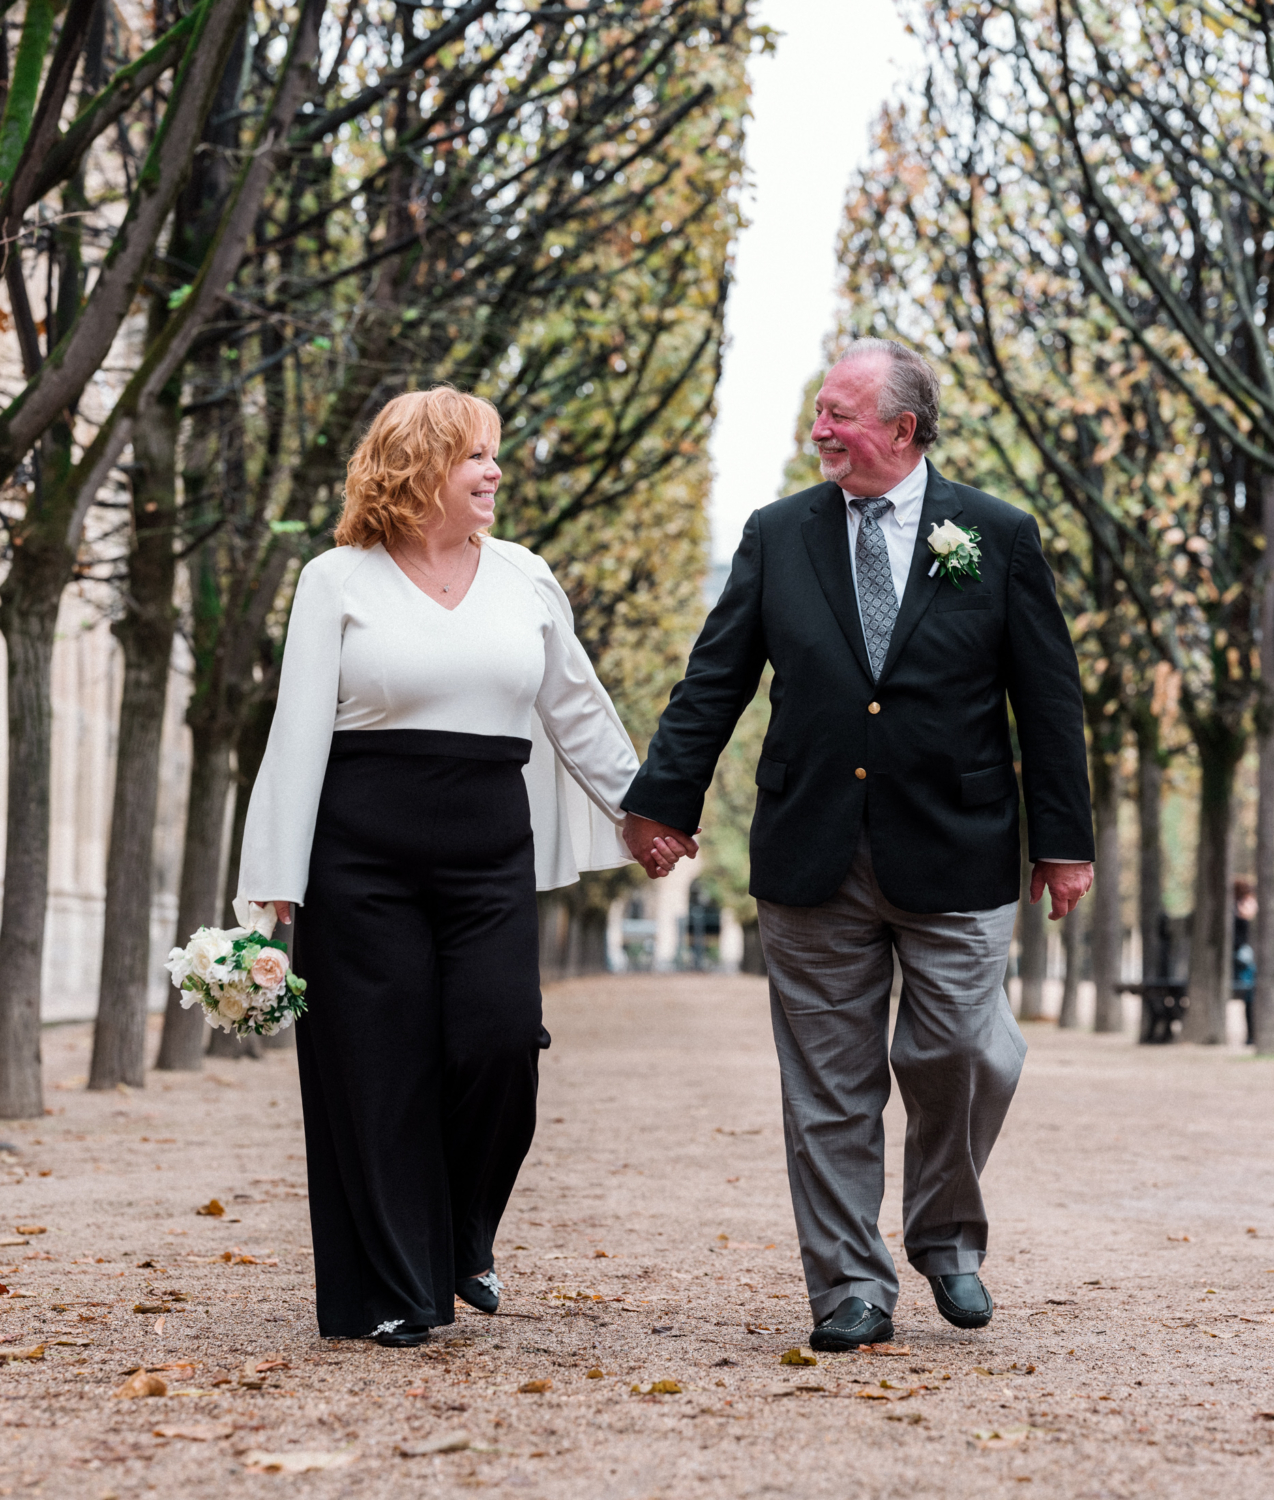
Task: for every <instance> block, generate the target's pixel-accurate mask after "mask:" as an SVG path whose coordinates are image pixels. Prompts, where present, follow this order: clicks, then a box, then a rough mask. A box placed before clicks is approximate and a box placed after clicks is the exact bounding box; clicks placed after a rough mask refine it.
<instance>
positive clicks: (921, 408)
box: [836, 339, 941, 453]
mask: <svg viewBox="0 0 1274 1500" xmlns="http://www.w3.org/2000/svg"><path fill="white" fill-rule="evenodd" d="M873 356H883V358H885V359H887V360H888V361H889V373H888V374H887V375H886V376H885V380H884V383H883V384H882V385H881V387H880V394H879V395H878V396H877V398H876V415H877V416H878V417H879V418H880V420H881V421H882V422H896V421H897V420H898V418H899V417H900V416H902V414H903V412H907V411H909V412H911V413H913V414H914V416H915V419H916V435H915V437H914V438H912V443H913V444H914V446H915V447H916V448H918V449H919V450H920V452H921V453H924V452H925V451H926V450H927V449H929V448H932V447H933V445H934V444H935V443H936V442H937V441H938V398H939V396H940V394H941V387H940V386H939V384H938V377H937V376H936V375H935V374H934V372H933V368H932V366H931V365H930V364H929V362H928V361H927V360H924V359H922V358H921V357H920V355H918V354H917V353H916V352H915V351H914V350H913V349H908V348H907V346H906V345H905V344H899V343H895V342H894V340H893V339H855V340H854V342H853V343H852V344H851V345H850V346H849V348H848V349H846V350H845V352H844V354H842V355H841V357H840V358H839V359H838V360H837V361H836V363H837V364H838V365H846V364H849V363H850V362H851V361H853V360H858V359H869V358H871V357H873Z"/></svg>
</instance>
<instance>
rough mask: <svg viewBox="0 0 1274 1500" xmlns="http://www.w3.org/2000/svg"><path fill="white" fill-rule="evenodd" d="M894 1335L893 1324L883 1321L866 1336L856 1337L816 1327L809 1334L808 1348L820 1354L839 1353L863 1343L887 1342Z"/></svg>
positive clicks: (860, 1346) (861, 1345)
mask: <svg viewBox="0 0 1274 1500" xmlns="http://www.w3.org/2000/svg"><path fill="white" fill-rule="evenodd" d="M893 1336H894V1325H893V1324H892V1323H884V1324H882V1325H881V1326H880V1327H879V1328H876V1329H875V1330H873V1332H871V1333H870V1334H868V1335H867V1336H866V1337H864V1338H861V1339H857V1338H853V1337H851V1336H850V1335H849V1334H838V1333H834V1332H833V1331H832V1330H831V1329H830V1328H816V1329H815V1330H814V1332H813V1333H811V1334H810V1348H811V1349H816V1350H818V1352H819V1353H820V1354H840V1353H842V1352H843V1351H844V1350H846V1349H861V1348H862V1347H863V1346H864V1345H865V1344H888V1343H891V1342H892V1340H893Z"/></svg>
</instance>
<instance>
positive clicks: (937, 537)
mask: <svg viewBox="0 0 1274 1500" xmlns="http://www.w3.org/2000/svg"><path fill="white" fill-rule="evenodd" d="M968 541H969V533H968V532H967V531H961V530H960V528H959V527H958V526H957V525H956V523H955V522H954V521H944V522H943V523H942V525H941V526H934V528H933V530H932V531H931V532H930V533H929V550H930V551H931V552H936V553H937V554H938V556H939V557H946V556H947V554H948V553H950V552H954V551H955V550H956V548H957V547H963V546H966V545H967V544H968Z"/></svg>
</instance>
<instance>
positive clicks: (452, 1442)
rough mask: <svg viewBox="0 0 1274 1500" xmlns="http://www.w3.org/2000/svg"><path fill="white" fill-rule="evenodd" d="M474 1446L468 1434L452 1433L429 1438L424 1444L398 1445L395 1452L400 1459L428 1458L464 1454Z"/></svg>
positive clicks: (395, 1446)
mask: <svg viewBox="0 0 1274 1500" xmlns="http://www.w3.org/2000/svg"><path fill="white" fill-rule="evenodd" d="M472 1446H473V1439H472V1438H471V1437H470V1436H469V1434H468V1433H467V1432H451V1433H442V1434H441V1435H440V1436H438V1437H436V1438H428V1439H427V1440H426V1441H425V1442H423V1443H396V1444H395V1445H394V1452H395V1453H397V1454H398V1456H399V1457H400V1458H427V1457H428V1456H429V1454H431V1453H463V1452H464V1450H465V1449H466V1448H471V1447H472Z"/></svg>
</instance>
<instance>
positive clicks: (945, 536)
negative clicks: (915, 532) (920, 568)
mask: <svg viewBox="0 0 1274 1500" xmlns="http://www.w3.org/2000/svg"><path fill="white" fill-rule="evenodd" d="M979 540H980V537H979V535H978V533H977V532H976V531H962V530H961V529H960V527H959V526H957V525H956V524H955V522H954V521H944V522H943V523H942V525H941V526H938V525H937V524H935V525H934V527H933V529H932V531H930V533H929V550H930V552H932V553H933V554H934V559H933V567H931V568H930V569H929V577H930V578H932V577H933V576H934V574H935V573H941V574H943V576H944V577H946V578H949V579H950V580H951V582H952V583H954V584H955V586H956V588H958V589H962V588H963V587H964V585H963V584H962V583H961V582H960V580H961V579H962V578H972V579H974V580H975V581H976V582H977V583H981V582H982V575H981V574H980V573H979V572H978V563H980V562H981V561H982V551H981V549H980V548H979V546H978V542H979Z"/></svg>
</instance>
